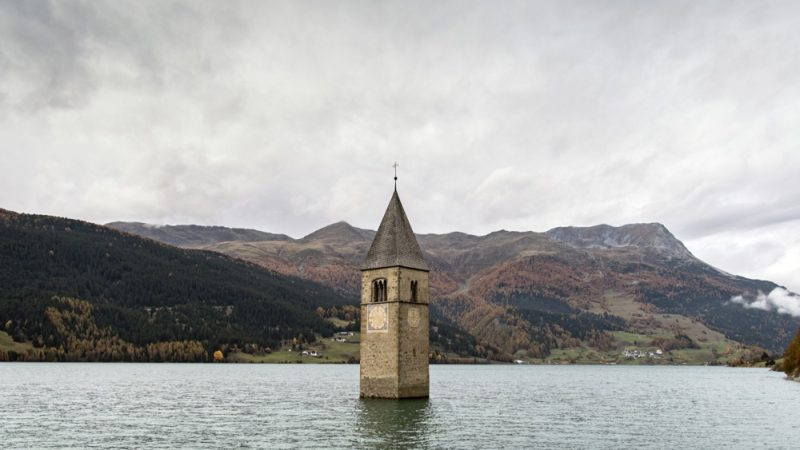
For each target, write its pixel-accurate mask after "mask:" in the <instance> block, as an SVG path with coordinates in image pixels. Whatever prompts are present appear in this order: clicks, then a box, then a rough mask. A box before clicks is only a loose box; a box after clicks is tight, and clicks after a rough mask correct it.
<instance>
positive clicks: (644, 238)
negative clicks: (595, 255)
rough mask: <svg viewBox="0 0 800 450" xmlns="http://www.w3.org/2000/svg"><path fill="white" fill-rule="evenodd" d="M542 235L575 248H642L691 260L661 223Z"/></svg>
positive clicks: (558, 230) (571, 229) (565, 229)
mask: <svg viewBox="0 0 800 450" xmlns="http://www.w3.org/2000/svg"><path fill="white" fill-rule="evenodd" d="M545 234H546V235H547V236H548V237H549V238H550V239H553V240H555V241H558V242H561V243H564V244H567V245H569V246H570V247H574V248H584V249H585V248H594V249H613V248H626V247H628V248H641V249H650V250H655V251H657V252H658V253H661V254H663V255H665V256H670V257H679V258H693V256H692V254H691V252H689V250H687V249H686V247H685V246H684V245H683V243H682V242H681V241H679V240H678V239H677V238H676V237H675V236H674V235H673V234H672V233H670V231H669V230H668V229H667V227H665V226H664V225H662V224H660V223H634V224H628V225H623V226H620V227H614V226H611V225H606V224H602V225H595V226H591V227H558V228H553V229H551V230H548V231H547V232H546V233H545Z"/></svg>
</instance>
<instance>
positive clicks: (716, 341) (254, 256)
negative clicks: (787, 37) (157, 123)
mask: <svg viewBox="0 0 800 450" xmlns="http://www.w3.org/2000/svg"><path fill="white" fill-rule="evenodd" d="M126 229H128V230H130V231H131V232H135V233H143V234H146V233H148V230H150V229H152V226H148V225H143V224H127V225H126ZM162 229H163V230H170V229H171V228H167V227H162ZM176 229H177V228H176ZM215 234H216V233H215ZM373 236H374V231H370V230H365V229H360V228H356V227H353V226H350V225H348V224H347V223H345V222H338V223H335V224H332V225H329V226H327V227H324V228H322V229H320V230H317V231H315V232H313V233H311V234H309V235H308V236H305V237H303V238H301V239H285V238H280V239H267V240H263V241H256V242H253V241H248V242H242V241H239V240H233V241H230V242H220V243H217V244H213V245H208V246H207V247H205V248H207V249H209V250H214V251H218V252H221V253H224V254H227V255H230V256H235V257H239V258H242V259H245V260H247V261H251V262H253V263H255V264H258V265H260V266H262V267H265V268H267V269H269V270H274V271H277V272H280V273H284V274H287V275H292V276H298V277H303V278H306V279H309V280H313V281H316V282H319V283H323V284H325V285H328V286H330V287H332V288H334V289H336V290H337V291H339V292H342V293H345V294H346V295H347V294H349V295H357V292H358V289H359V285H360V276H359V270H358V269H359V267H360V265H361V263H362V262H363V261H364V257H365V255H366V252H367V249H368V248H369V245H370V242H371V241H372V237H373ZM197 239H198V241H197V242H193V243H191V245H197V243H200V242H204V241H205V240H207V239H208V237H207V236H200V235H198V236H197ZM417 239H418V241H419V244H420V247H421V248H422V251H423V252H424V254H425V259H426V260H427V262H428V264H429V265H430V267H431V272H430V288H431V299H432V301H431V314H432V317H434V318H437V319H440V320H445V321H447V322H449V323H453V324H456V325H457V326H458V327H459V328H461V329H462V330H464V331H466V332H467V333H469V334H471V335H472V336H474V337H475V338H476V340H477V342H479V343H480V345H482V346H491V347H494V348H497V349H499V350H501V351H502V352H503V353H504V354H505V355H504V356H505V357H510V356H511V355H513V356H514V357H515V358H523V359H530V360H533V359H542V358H549V357H552V356H553V355H556V356H558V357H559V358H561V357H560V356H559V355H565V356H564V357H563V358H562V360H568V361H573V360H579V359H580V358H575V357H573V356H574V355H575V354H576V353H578V352H584V353H587V354H588V353H590V352H594V353H595V355H596V358H595V361H602V360H604V359H605V360H609V358H615V357H617V358H618V357H619V355H620V354H622V353H623V352H624V351H625V350H626V349H629V350H632V349H635V348H639V349H643V348H644V347H647V346H649V347H656V346H657V345H656V344H653V343H661V342H662V341H669V342H672V343H673V344H682V345H683V348H684V349H687V351H689V350H692V351H694V350H697V351H696V352H695V353H696V354H697V355H698V358H699V360H703V361H705V362H715V363H723V362H725V361H726V360H728V359H731V358H733V356H731V355H732V354H733V353H736V352H737V351H740V350H741V351H746V349H742V348H741V346H742V345H744V346H754V347H761V348H763V349H767V350H769V351H770V352H774V353H777V352H780V351H782V349H783V348H785V346H786V345H787V344H788V342H789V340H790V339H791V336H792V334H793V333H794V331H795V330H796V329H797V328H798V326H800V318H795V317H792V316H790V315H786V314H779V313H778V312H776V311H765V310H762V309H758V308H745V307H743V306H742V305H741V304H739V303H736V302H734V301H732V299H733V298H741V299H744V300H745V301H748V302H750V301H754V300H755V299H756V298H758V296H759V295H762V294H764V295H765V294H768V293H770V292H771V291H772V290H774V289H776V288H778V286H777V285H776V284H775V283H772V282H770V281H764V280H751V279H747V278H744V277H739V276H735V275H731V274H728V273H725V272H723V271H721V270H718V269H716V268H714V267H711V266H709V265H708V264H706V263H704V262H703V261H701V260H699V259H697V258H696V257H694V256H693V255H692V254H691V252H690V251H689V250H688V249H687V248H686V247H685V246H684V245H683V243H681V242H680V240H678V239H677V238H676V237H675V236H674V235H673V234H672V233H671V232H670V231H669V230H668V229H667V227H665V226H664V225H661V224H658V223H650V224H647V223H645V224H630V225H624V226H620V227H612V226H608V225H598V226H594V227H563V228H554V229H552V230H550V231H547V232H545V233H537V232H530V231H528V232H515V231H504V230H501V231H496V232H493V233H489V234H487V235H485V236H473V235H469V234H465V233H459V232H454V233H447V234H422V235H417ZM792 295H794V294H792ZM634 334H635V335H636V336H635V337H632V336H633V335H634ZM643 342H644V343H647V345H644V344H643ZM752 351H753V352H756V353H758V349H756V348H753V349H752ZM684 353H686V352H684ZM758 354H760V353H758Z"/></svg>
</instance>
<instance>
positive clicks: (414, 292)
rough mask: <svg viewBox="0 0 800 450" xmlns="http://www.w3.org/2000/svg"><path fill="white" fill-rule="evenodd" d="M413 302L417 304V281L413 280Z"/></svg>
mask: <svg viewBox="0 0 800 450" xmlns="http://www.w3.org/2000/svg"><path fill="white" fill-rule="evenodd" d="M411 301H412V302H415V303H416V302H417V280H411Z"/></svg>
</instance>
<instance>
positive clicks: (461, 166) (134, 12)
mask: <svg viewBox="0 0 800 450" xmlns="http://www.w3.org/2000/svg"><path fill="white" fill-rule="evenodd" d="M798 20H800V4H797V3H792V2H787V3H778V2H771V3H749V2H743V3H738V4H732V3H730V2H713V1H712V2H702V3H698V2H659V3H653V2H650V3H619V2H607V3H606V2H556V1H554V2H506V3H503V4H500V5H498V4H497V3H495V2H481V1H476V2H455V1H453V2H448V1H445V2H435V3H434V4H431V3H430V2H413V1H412V2H408V1H403V2H392V1H388V2H313V1H312V2H302V3H301V2H241V3H240V2H212V1H208V2H185V3H175V2H161V1H158V2H156V1H152V2H149V1H144V2H141V1H137V2H105V1H89V2H70V3H69V4H67V3H62V2H3V3H0V42H3V45H2V46H0V142H2V143H3V144H2V148H0V152H2V153H1V156H2V164H0V207H4V208H9V209H14V210H19V211H27V212H39V213H47V214H57V215H63V216H71V217H78V218H83V219H87V220H92V221H95V222H107V221H112V220H126V219H128V220H140V221H147V222H155V223H187V222H191V223H202V224H220V225H229V226H247V227H253V228H259V229H263V230H266V231H274V232H285V233H288V234H291V235H293V236H300V235H303V234H305V233H308V232H310V231H312V230H314V229H316V228H318V227H320V226H323V225H326V224H328V223H331V222H333V221H336V220H347V221H348V222H350V223H353V224H354V225H357V226H362V227H370V228H374V227H375V226H376V225H377V223H378V221H379V220H380V214H381V213H382V212H383V209H384V208H385V204H386V202H387V201H388V198H389V196H390V193H391V192H390V191H391V189H392V179H391V178H392V171H391V164H392V162H394V161H395V160H397V161H399V163H400V173H399V176H400V180H399V190H400V192H401V195H402V196H403V199H404V202H405V205H406V207H407V209H408V212H409V215H410V217H411V219H412V221H413V223H414V226H415V229H416V230H418V231H421V232H447V231H453V230H460V231H465V232H471V233H478V234H482V233H487V232H489V231H492V230H495V229H500V228H505V229H519V230H536V231H543V230H546V229H548V228H551V227H555V226H561V225H594V224H598V223H610V224H613V225H620V224H624V223H630V222H655V221H657V222H662V223H664V224H665V225H666V226H667V227H669V228H670V230H671V231H672V232H673V233H674V234H675V235H676V236H677V237H678V238H680V239H683V240H685V241H686V242H687V245H688V247H689V248H690V250H692V251H693V252H694V253H695V254H696V255H697V256H699V257H701V258H704V259H707V260H709V262H711V263H712V264H714V265H716V266H718V267H720V268H722V269H725V270H728V271H731V272H736V273H742V274H746V275H748V276H754V277H760V278H771V279H774V280H775V281H777V282H779V283H782V284H786V285H788V286H789V287H791V288H793V289H795V290H800V280H798V279H797V277H798V274H799V273H800V242H799V241H798V239H797V237H796V235H797V233H796V232H794V231H793V230H796V229H797V227H798V226H800V206H798V205H800V186H798V182H797V173H798V168H800V148H798V145H800V144H798V143H799V142H800V127H797V123H800V78H798V77H797V76H796V74H797V73H798V72H800V60H798V59H797V58H796V57H795V55H798V54H800V40H798V39H796V24H797V23H798ZM723 238H724V239H723ZM728 250H730V252H728ZM765 259H769V260H770V261H771V262H770V263H769V264H768V265H766V266H764V265H762V264H761V263H760V261H763V260H765Z"/></svg>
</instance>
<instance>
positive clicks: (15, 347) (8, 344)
mask: <svg viewBox="0 0 800 450" xmlns="http://www.w3.org/2000/svg"><path fill="white" fill-rule="evenodd" d="M32 348H33V345H32V344H31V343H30V342H14V340H13V339H11V336H9V335H8V333H6V332H5V331H0V350H3V351H5V352H8V351H9V350H11V351H15V352H17V353H24V352H26V351H27V350H30V349H32Z"/></svg>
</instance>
